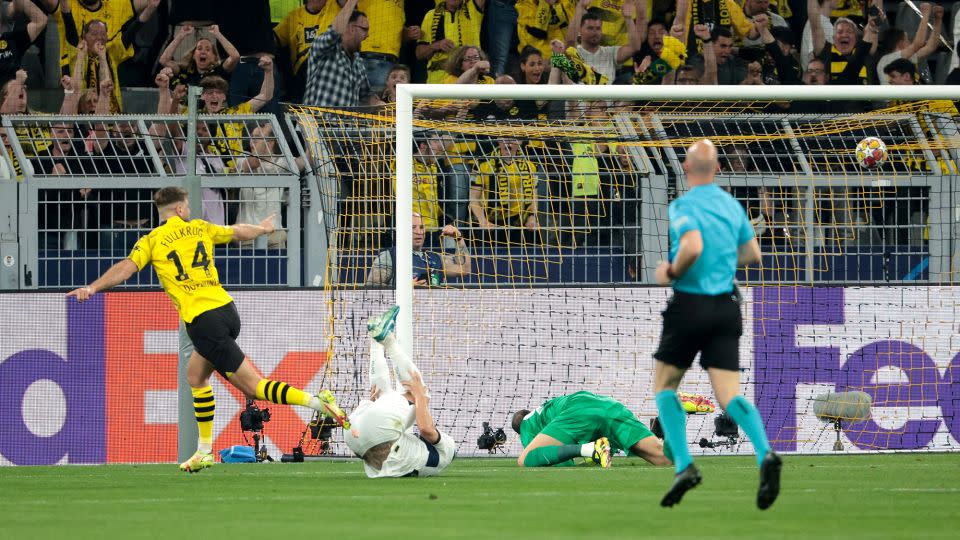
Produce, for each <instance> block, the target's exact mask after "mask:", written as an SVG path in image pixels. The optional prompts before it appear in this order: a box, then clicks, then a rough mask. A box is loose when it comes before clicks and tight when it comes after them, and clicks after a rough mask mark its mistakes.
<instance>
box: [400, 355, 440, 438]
mask: <svg viewBox="0 0 960 540" xmlns="http://www.w3.org/2000/svg"><path fill="white" fill-rule="evenodd" d="M403 387H404V388H406V389H407V392H409V393H410V395H411V396H413V406H414V408H415V410H416V415H417V429H419V430H420V436H421V437H423V440H425V441H427V442H428V443H430V444H437V443H438V442H440V431H438V430H437V425H436V424H435V423H434V422H433V415H432V414H430V397H429V396H427V387H426V386H424V385H423V379H421V378H420V374H419V373H417V372H416V371H414V372H412V373H411V374H410V380H408V381H404V382H403Z"/></svg>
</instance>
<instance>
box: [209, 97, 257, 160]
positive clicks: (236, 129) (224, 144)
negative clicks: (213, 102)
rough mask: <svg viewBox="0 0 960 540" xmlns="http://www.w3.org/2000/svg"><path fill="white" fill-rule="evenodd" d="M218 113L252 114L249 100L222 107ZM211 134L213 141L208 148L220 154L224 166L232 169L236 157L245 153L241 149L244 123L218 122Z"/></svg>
mask: <svg viewBox="0 0 960 540" xmlns="http://www.w3.org/2000/svg"><path fill="white" fill-rule="evenodd" d="M218 114H253V109H252V108H251V107H250V102H248V101H245V102H243V103H241V104H239V105H237V106H235V107H224V108H223V109H220V111H219V112H218ZM212 135H213V143H212V144H211V145H210V147H209V148H208V149H209V150H210V151H211V153H214V154H217V155H219V156H221V157H222V158H223V165H224V167H226V168H227V169H228V170H231V171H232V170H233V168H234V167H235V166H236V159H237V158H239V157H241V156H244V155H246V153H245V152H244V151H243V136H244V123H243V122H218V123H217V129H216V130H215V131H214V132H213V133H212Z"/></svg>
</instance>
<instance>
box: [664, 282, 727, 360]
mask: <svg viewBox="0 0 960 540" xmlns="http://www.w3.org/2000/svg"><path fill="white" fill-rule="evenodd" d="M742 335H743V317H742V315H741V314H740V293H739V291H738V290H737V289H736V288H734V290H733V292H732V293H729V294H721V295H717V296H707V295H701V294H690V293H685V292H680V291H674V293H673V296H672V297H671V298H670V300H669V301H667V308H666V309H665V310H663V331H662V332H661V334H660V345H659V346H658V347H657V352H655V353H653V357H654V358H656V359H657V360H660V361H661V362H664V363H667V364H670V365H672V366H676V367H678V368H681V369H687V368H689V367H690V366H691V365H693V359H694V358H695V357H696V356H697V353H698V352H699V353H701V354H700V365H701V366H703V367H704V368H710V367H715V368H720V369H728V370H731V371H737V370H739V369H740V336H742Z"/></svg>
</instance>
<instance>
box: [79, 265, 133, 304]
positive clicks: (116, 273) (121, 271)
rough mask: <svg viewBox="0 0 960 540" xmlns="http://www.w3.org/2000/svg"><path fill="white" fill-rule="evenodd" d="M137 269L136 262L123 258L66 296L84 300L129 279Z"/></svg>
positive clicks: (80, 300)
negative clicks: (94, 279) (90, 281)
mask: <svg viewBox="0 0 960 540" xmlns="http://www.w3.org/2000/svg"><path fill="white" fill-rule="evenodd" d="M139 270H140V269H139V268H137V263H135V262H133V261H131V260H130V259H124V260H122V261H120V262H118V263H117V264H115V265H113V266H111V267H110V268H109V269H107V271H106V272H104V273H103V275H102V276H100V277H99V278H97V280H96V281H94V282H93V283H91V284H89V285H87V286H86V287H80V288H79V289H74V290H72V291H70V292H68V293H67V297H71V296H72V297H74V298H76V299H77V301H78V302H84V301H86V300H89V299H90V298H91V297H92V296H93V295H95V294H97V293H98V292H100V291H105V290H107V289H109V288H111V287H116V286H117V285H120V284H121V283H123V282H124V281H126V280H128V279H130V276H132V275H134V274H136V273H137V272H138V271H139Z"/></svg>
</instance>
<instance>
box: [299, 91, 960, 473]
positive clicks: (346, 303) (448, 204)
mask: <svg viewBox="0 0 960 540" xmlns="http://www.w3.org/2000/svg"><path fill="white" fill-rule="evenodd" d="M889 88H890V87H887V88H879V87H877V88H852V87H851V88H830V89H823V91H820V90H818V89H815V88H809V87H803V88H796V89H790V88H787V87H782V88H776V87H711V88H708V89H704V88H697V87H692V88H690V87H679V86H675V87H655V88H651V87H619V86H618V87H586V86H566V87H564V86H537V87H530V86H526V85H493V86H490V85H447V86H405V87H402V89H401V91H400V92H399V94H398V95H399V97H398V100H399V102H398V104H397V105H395V106H394V105H389V106H386V107H382V108H379V109H375V110H370V109H362V110H359V109H358V110H327V109H316V108H309V107H303V108H300V109H298V110H297V111H295V114H296V115H297V118H298V120H299V129H300V132H301V136H302V137H303V139H304V141H305V143H306V147H307V148H308V150H309V152H310V154H311V158H312V160H313V163H314V175H313V176H312V180H311V182H312V183H313V185H312V186H309V188H308V191H309V192H311V197H312V198H314V201H315V203H316V202H320V204H319V205H317V204H315V206H314V207H315V208H316V207H318V206H319V207H321V210H320V211H319V212H318V216H317V219H319V220H320V222H321V223H323V225H324V230H323V234H324V235H325V240H326V242H325V245H326V246H327V247H326V252H325V253H322V254H305V257H319V258H321V259H322V261H323V275H322V276H321V278H320V279H319V282H321V283H322V284H323V287H324V291H325V293H324V296H325V299H326V301H327V304H326V308H325V319H326V320H325V321H323V328H322V332H324V334H325V335H326V336H327V338H328V343H329V348H330V353H331V356H330V358H331V359H332V360H331V362H330V364H329V372H328V377H327V383H328V386H330V387H331V388H332V389H333V390H334V391H336V392H338V394H339V395H340V396H343V398H342V399H343V401H345V403H344V404H345V405H346V406H347V407H348V408H349V407H351V406H352V405H354V404H355V403H356V401H357V400H359V399H361V398H362V397H363V396H365V395H366V393H367V386H368V384H369V382H368V379H367V377H366V374H365V373H364V368H365V366H366V365H367V358H368V340H367V338H366V335H365V322H366V320H367V318H369V317H371V316H373V315H376V314H378V313H379V312H381V311H383V310H385V309H386V308H387V307H388V306H389V305H390V304H393V303H399V304H400V305H401V318H400V321H399V326H398V334H399V336H400V339H401V341H402V342H403V344H404V346H405V347H407V348H408V349H409V350H410V351H411V352H412V354H413V357H414V359H415V361H416V362H417V364H418V365H419V367H420V369H421V370H422V371H423V373H424V376H425V379H426V382H427V384H428V385H429V387H430V391H431V394H432V400H431V407H432V409H433V410H434V412H435V416H436V419H437V423H438V426H440V428H441V429H442V430H444V431H446V432H448V433H450V434H451V436H453V438H454V439H455V440H456V441H457V442H458V446H459V453H460V455H481V454H482V455H486V454H487V451H486V450H481V449H478V448H477V444H476V443H477V438H478V436H479V435H480V434H481V433H482V425H483V423H484V422H489V423H490V425H491V426H492V427H493V428H504V429H505V430H506V431H507V435H508V443H507V445H506V446H505V448H504V450H505V451H506V452H507V453H509V454H511V455H515V454H517V453H519V451H520V445H519V441H518V437H517V436H516V435H515V434H514V433H512V432H511V431H510V425H509V424H510V417H511V414H512V412H514V411H516V410H519V409H534V408H536V407H537V406H539V405H541V404H542V403H543V402H544V401H545V400H547V399H549V398H552V397H556V396H559V395H562V394H567V393H572V392H576V391H580V390H589V391H592V392H595V393H598V394H604V395H610V396H613V397H615V398H617V399H618V400H620V401H622V402H623V403H625V404H626V405H627V406H628V407H629V408H630V409H632V410H633V411H634V412H635V413H636V414H637V416H638V417H639V418H640V419H641V420H643V421H644V422H645V423H648V424H649V422H650V420H651V419H652V418H653V417H655V416H656V406H655V404H654V402H653V396H652V373H653V362H654V361H653V359H652V354H653V352H654V350H655V349H656V346H657V341H658V338H659V330H660V322H661V319H660V312H661V310H662V309H663V307H664V305H665V302H666V301H667V299H668V297H669V290H668V289H665V288H658V287H652V286H651V285H652V284H653V270H654V268H655V266H656V264H657V262H658V261H659V260H662V259H666V258H668V254H669V246H668V240H667V236H668V234H667V228H668V222H667V205H668V204H669V203H670V202H671V201H672V200H674V199H675V198H676V197H678V196H680V195H682V194H683V193H684V192H685V191H686V189H687V187H686V184H685V181H684V175H683V169H682V162H683V159H684V154H685V151H686V148H687V147H688V146H689V145H690V144H691V143H693V142H694V141H696V140H698V139H701V138H710V139H711V140H712V141H713V142H714V143H715V144H716V145H717V147H718V149H719V154H720V162H721V170H720V173H719V174H718V176H717V183H718V184H719V185H721V186H722V187H724V188H725V189H727V190H729V191H730V193H732V194H733V195H734V196H735V197H736V198H737V199H739V200H740V201H741V202H742V204H743V205H744V207H745V209H746V211H747V213H748V215H749V217H750V218H751V221H752V223H753V224H754V229H755V231H756V233H757V236H758V238H759V240H760V245H761V248H762V250H763V252H764V257H763V262H762V264H761V265H758V266H757V267H752V268H748V269H741V270H740V271H739V272H738V278H739V282H740V285H741V287H742V290H743V293H744V298H745V303H744V309H743V312H744V336H743V338H742V340H741V370H742V373H741V380H742V389H743V393H744V394H745V395H746V396H747V397H748V398H750V399H752V400H754V401H755V402H756V403H757V405H758V408H759V409H760V411H761V414H762V416H763V418H764V420H765V422H766V425H767V431H768V435H769V437H770V439H771V441H772V443H773V445H774V447H775V448H777V449H780V450H784V451H800V452H815V453H816V452H827V451H832V449H833V448H834V447H835V445H836V444H837V443H838V442H839V444H840V445H842V446H844V447H845V448H846V449H847V450H848V451H874V450H882V449H897V450H907V449H917V450H956V449H958V447H960V443H958V436H960V421H958V420H957V419H958V418H960V416H958V415H956V414H955V413H954V412H955V409H956V408H957V407H958V405H957V403H958V401H957V398H958V397H960V393H958V392H957V388H958V387H960V360H956V359H955V358H954V355H955V354H956V353H957V351H956V346H955V339H954V338H953V335H954V333H955V332H954V326H955V320H956V316H957V304H958V302H957V300H958V298H960V290H958V289H956V288H955V287H953V283H954V279H955V278H954V276H955V274H954V272H955V269H956V264H957V261H956V260H955V251H956V249H957V248H956V238H957V221H958V215H957V213H958V211H960V206H957V202H956V199H955V197H956V196H955V194H954V191H955V188H954V187H953V186H954V185H956V180H957V174H958V173H957V163H960V161H958V150H960V138H958V135H957V123H956V114H957V112H956V109H954V108H953V103H952V102H949V101H937V100H936V99H941V98H944V97H945V96H947V95H949V94H948V89H944V88H940V87H926V88H911V89H907V90H906V91H903V89H902V87H901V88H897V93H896V95H892V94H884V93H883V92H888V93H889V92H891V91H890V90H889ZM705 92H708V93H705ZM811 98H819V99H832V100H836V99H844V100H848V101H847V103H848V104H849V105H850V106H851V107H853V106H856V107H860V110H862V111H863V112H850V113H843V114H826V113H823V112H819V111H821V110H822V108H820V107H819V106H818V105H816V104H815V103H814V104H812V103H809V102H806V101H793V103H792V104H791V100H799V99H803V100H809V99H811ZM798 104H802V105H803V106H802V107H801V106H799V105H798ZM801 109H802V110H803V111H807V112H800V113H798V112H792V111H797V110H801ZM866 137H877V138H879V139H880V140H881V141H882V142H883V144H884V145H885V147H886V156H885V159H884V161H883V162H882V163H881V164H880V165H879V166H878V167H876V168H867V167H865V166H863V165H862V164H860V163H859V162H858V158H857V153H856V148H857V145H858V143H859V142H860V141H861V140H863V139H864V138H866ZM414 212H416V213H417V215H418V216H417V217H414ZM310 219H313V217H311V218H310ZM420 224H422V225H423V231H424V232H423V234H422V235H421V234H420V233H419V232H417V227H418V226H419V225H420ZM448 226H452V228H451V227H448ZM445 227H447V228H446V230H444V228H445ZM463 246H465V248H466V251H465V252H464V250H463ZM430 253H433V254H436V255H435V256H434V255H430ZM433 257H436V258H433ZM465 259H466V262H464V261H465ZM438 265H439V267H438ZM444 270H446V272H445V271H444ZM461 274H462V275H461ZM958 358H960V357H958ZM680 390H681V391H684V392H688V393H692V394H703V395H704V396H706V397H707V398H709V399H710V400H711V401H713V402H714V403H715V399H714V398H713V396H712V394H711V391H710V387H709V381H708V380H707V378H706V375H705V373H704V372H703V371H702V370H692V371H691V372H690V373H689V375H688V377H687V378H686V379H685V380H684V382H683V385H682V387H681V388H680ZM838 392H862V393H863V394H865V395H866V396H867V399H868V400H869V406H867V407H866V409H864V408H863V406H860V405H857V403H860V402H859V401H858V400H860V399H862V396H863V394H859V393H858V394H841V395H840V397H836V396H832V397H830V399H831V400H834V401H833V402H832V403H830V404H828V405H830V406H828V407H826V408H827V409H831V407H832V409H831V410H829V411H826V412H825V411H824V408H825V406H824V402H823V400H824V399H826V397H825V396H827V394H830V393H838ZM818 399H819V401H818ZM838 410H839V412H838ZM717 413H719V410H718V411H717V412H716V413H710V414H696V415H692V416H691V417H690V418H689V421H688V440H689V441H690V443H691V445H692V446H693V447H694V448H695V449H698V448H701V447H700V446H699V445H698V444H697V443H700V442H701V441H702V442H703V443H706V444H705V446H704V447H703V448H702V450H700V451H702V452H708V453H714V452H735V453H746V452H750V451H751V450H752V449H751V447H750V445H749V443H748V442H746V441H745V439H743V438H742V437H741V438H740V439H736V440H730V439H727V438H725V437H722V436H720V435H718V434H717V430H716V429H715V419H716V418H717ZM718 443H719V444H718ZM333 448H334V449H335V450H336V451H337V452H344V453H345V452H346V448H345V447H344V446H343V445H342V444H340V442H339V436H337V437H335V440H334V445H333Z"/></svg>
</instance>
